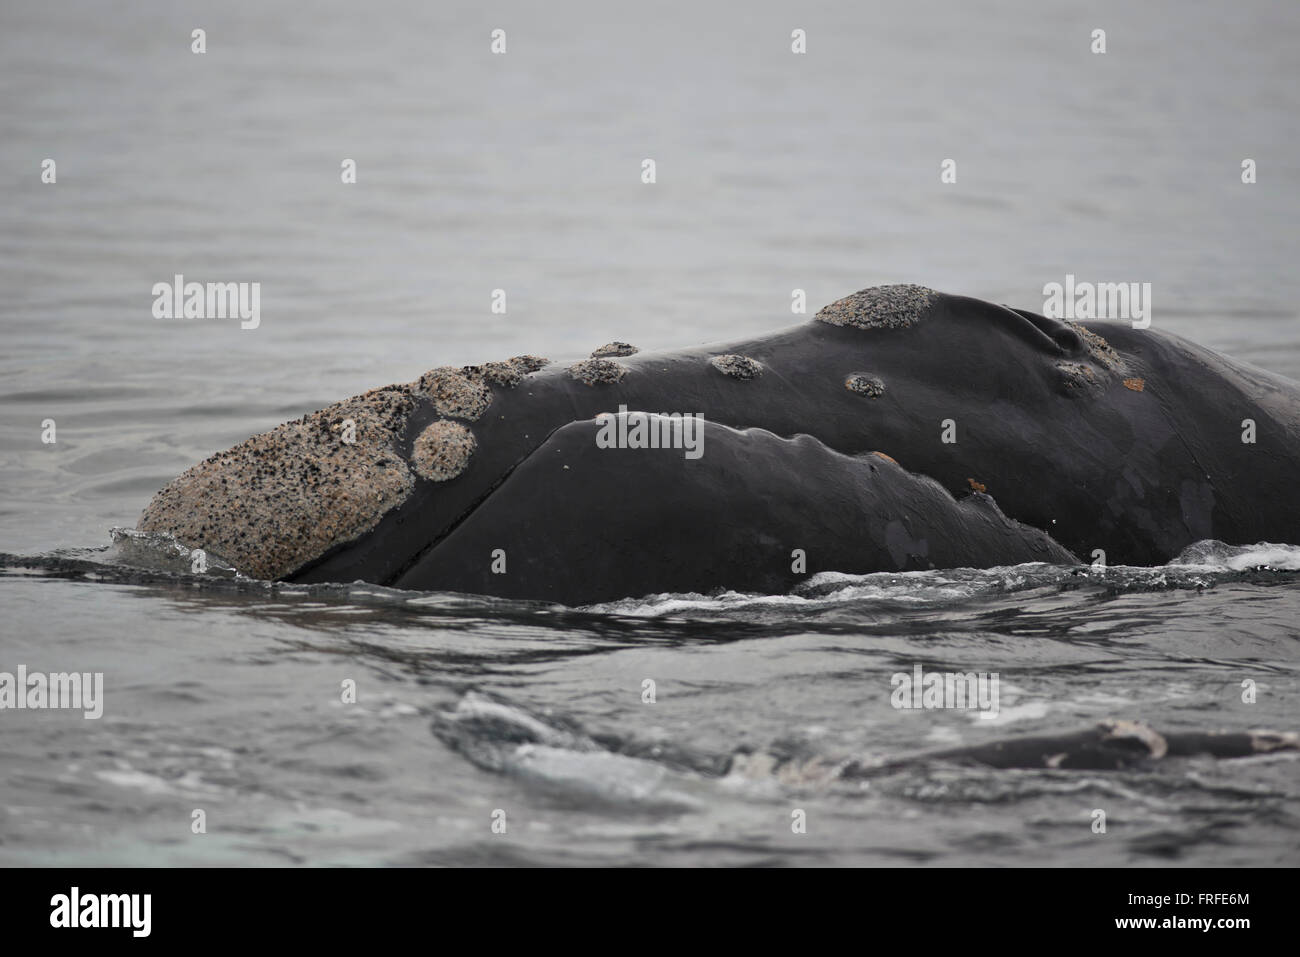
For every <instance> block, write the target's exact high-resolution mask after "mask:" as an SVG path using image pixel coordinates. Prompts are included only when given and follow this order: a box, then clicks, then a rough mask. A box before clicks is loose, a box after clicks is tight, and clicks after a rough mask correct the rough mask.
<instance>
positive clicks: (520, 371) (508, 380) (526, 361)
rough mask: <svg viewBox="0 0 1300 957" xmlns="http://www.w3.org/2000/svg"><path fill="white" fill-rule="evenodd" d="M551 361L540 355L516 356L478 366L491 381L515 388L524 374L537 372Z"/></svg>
mask: <svg viewBox="0 0 1300 957" xmlns="http://www.w3.org/2000/svg"><path fill="white" fill-rule="evenodd" d="M550 361H551V360H550V359H543V358H541V357H540V356H515V357H514V358H513V359H507V360H505V361H504V362H485V363H483V365H482V366H479V367H476V368H478V369H480V370H481V372H482V374H483V378H485V379H487V380H488V381H489V382H492V383H494V384H496V385H499V386H504V387H505V388H507V389H513V388H514V387H515V386H517V385H518V384H519V383H520V382H523V381H524V376H526V375H528V374H529V373H532V372H536V371H537V370H538V369H540V368H542V366H544V365H546V364H547V363H548V362H550Z"/></svg>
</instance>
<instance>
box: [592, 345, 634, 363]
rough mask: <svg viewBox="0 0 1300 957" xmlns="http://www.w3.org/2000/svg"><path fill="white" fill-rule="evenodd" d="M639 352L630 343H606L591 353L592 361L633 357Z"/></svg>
mask: <svg viewBox="0 0 1300 957" xmlns="http://www.w3.org/2000/svg"><path fill="white" fill-rule="evenodd" d="M640 351H641V350H640V349H638V348H637V347H636V346H634V345H632V344H631V343H630V342H607V343H605V344H604V345H603V346H601V347H600V348H599V349H596V350H594V351H593V352H592V353H591V357H592V358H593V359H608V358H609V357H610V356H634V355H636V354H637V353H638V352H640Z"/></svg>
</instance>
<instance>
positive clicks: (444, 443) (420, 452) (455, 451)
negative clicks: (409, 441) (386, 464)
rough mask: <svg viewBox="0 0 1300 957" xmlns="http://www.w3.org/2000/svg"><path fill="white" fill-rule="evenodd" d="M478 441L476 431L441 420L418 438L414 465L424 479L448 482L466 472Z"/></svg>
mask: <svg viewBox="0 0 1300 957" xmlns="http://www.w3.org/2000/svg"><path fill="white" fill-rule="evenodd" d="M476 444H477V443H476V442H475V441H474V433H473V432H471V431H470V430H469V429H467V428H465V426H463V425H461V424H460V423H459V422H451V421H449V420H447V419H439V420H438V421H437V422H434V423H433V424H432V425H430V426H429V427H428V428H426V429H425V430H424V431H423V432H421V433H420V434H419V435H417V436H416V437H415V443H414V444H413V445H412V447H411V464H412V465H413V466H414V467H415V474H416V475H418V476H420V477H421V478H426V479H429V480H430V481H433V482H445V481H447V480H448V479H454V478H455V477H456V476H457V475H459V474H460V473H461V472H463V471H465V468H466V466H468V465H469V458H470V456H471V455H473V454H474V449H475V446H476Z"/></svg>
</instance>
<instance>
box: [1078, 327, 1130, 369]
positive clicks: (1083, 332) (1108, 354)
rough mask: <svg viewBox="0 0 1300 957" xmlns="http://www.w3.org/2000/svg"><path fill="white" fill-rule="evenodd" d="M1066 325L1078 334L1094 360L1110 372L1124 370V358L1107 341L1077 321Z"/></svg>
mask: <svg viewBox="0 0 1300 957" xmlns="http://www.w3.org/2000/svg"><path fill="white" fill-rule="evenodd" d="M1066 325H1068V326H1069V327H1070V328H1071V329H1073V330H1074V331H1075V332H1077V333H1078V334H1079V338H1080V339H1082V340H1083V344H1084V345H1085V346H1086V347H1087V349H1088V354H1089V355H1090V356H1091V357H1092V359H1093V361H1094V362H1096V363H1098V364H1099V365H1101V366H1102V367H1103V368H1105V369H1108V370H1110V371H1111V372H1122V371H1124V360H1123V359H1122V358H1120V354H1119V353H1118V352H1116V351H1115V347H1114V346H1112V345H1111V344H1110V343H1109V342H1107V341H1106V340H1105V339H1103V338H1102V337H1101V336H1099V335H1097V333H1095V332H1093V331H1092V330H1091V329H1085V328H1084V327H1083V326H1081V325H1079V324H1078V323H1077V322H1068V323H1066Z"/></svg>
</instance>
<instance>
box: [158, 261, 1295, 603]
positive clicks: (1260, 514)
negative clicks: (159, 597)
mask: <svg viewBox="0 0 1300 957" xmlns="http://www.w3.org/2000/svg"><path fill="white" fill-rule="evenodd" d="M598 353H599V354H598V355H595V356H593V357H592V358H590V359H586V360H582V361H579V362H574V363H567V362H547V361H546V360H543V359H538V358H536V357H532V356H521V357H517V358H515V359H511V360H507V361H505V362H493V363H487V364H485V365H482V366H469V367H464V368H445V367H444V368H439V369H434V370H432V371H431V372H429V373H426V374H425V375H424V376H422V377H421V378H420V379H419V380H417V381H416V382H414V383H410V384H406V385H395V386H389V387H386V388H383V389H377V390H374V391H372V392H369V393H366V394H364V395H362V396H357V397H354V398H353V399H349V400H346V401H344V402H341V403H338V404H337V405H335V406H331V407H330V408H328V409H325V410H322V411H320V412H317V413H313V414H311V415H308V416H304V417H303V418H302V419H300V420H297V421H295V422H291V423H286V424H285V425H283V426H280V427H278V428H277V429H275V430H272V431H271V432H268V433H265V434H264V435H261V436H255V437H254V438H252V439H250V440H248V441H247V442H245V443H242V444H241V445H239V446H236V447H235V448H234V449H231V450H229V451H227V452H223V453H219V454H218V455H216V456H213V457H212V458H210V459H208V460H207V461H205V462H203V463H200V464H199V465H197V466H195V467H194V468H192V469H190V470H189V471H188V472H186V473H184V474H183V475H181V476H180V477H179V478H177V479H176V480H175V481H173V482H172V483H171V484H169V485H168V486H167V487H165V488H164V489H162V490H161V491H160V492H159V493H158V494H157V495H156V496H155V498H154V500H153V501H152V502H151V503H150V504H149V506H148V508H146V510H145V513H144V515H143V516H142V518H141V520H140V525H139V527H140V528H141V529H142V530H146V531H155V532H168V533H170V534H173V535H175V536H176V537H177V538H178V539H180V540H181V541H182V542H184V543H185V544H187V545H190V546H192V547H202V548H205V549H207V550H209V551H211V552H215V553H216V554H219V555H221V556H222V557H224V558H226V559H228V560H230V561H232V562H233V563H234V564H235V565H236V566H237V567H239V568H240V569H241V570H243V571H245V572H246V573H248V574H253V575H256V576H258V577H263V578H283V579H288V580H293V581H304V582H319V581H353V580H357V579H360V580H363V581H369V582H375V583H378V584H384V585H391V586H395V587H400V588H419V589H438V590H454V591H465V592H474V593H482V594H494V595H502V596H505V597H512V598H532V599H545V600H553V601H560V602H565V603H569V604H580V603H587V602H594V601H603V600H607V599H613V598H619V597H624V596H629V595H643V594H648V593H653V592H664V591H707V590H711V589H714V588H720V587H721V588H731V589H735V590H744V591H759V592H769V593H770V592H782V591H787V590H789V589H790V588H791V587H793V586H795V585H797V584H799V583H800V582H801V581H804V580H806V578H807V576H808V575H809V574H812V573H815V572H819V571H839V572H846V573H865V572H874V571H902V570H922V569H928V568H937V567H958V566H974V567H990V566H995V565H1009V564H1016V563H1021V562H1029V561H1046V562H1073V561H1077V560H1083V561H1092V560H1093V559H1094V558H1095V557H1100V556H1101V555H1104V560H1105V561H1106V562H1108V563H1110V564H1139V565H1146V564H1156V563H1161V562H1165V561H1168V560H1169V559H1171V558H1172V557H1174V556H1176V555H1177V554H1178V553H1179V552H1180V551H1181V550H1182V549H1183V548H1185V547H1186V546H1188V545H1190V544H1192V543H1193V542H1196V541H1199V540H1203V539H1210V538H1213V539H1219V540H1221V541H1225V542H1228V543H1231V544H1245V543H1253V542H1256V541H1261V540H1275V541H1300V500H1298V499H1297V497H1296V496H1295V495H1294V494H1293V492H1292V481H1293V477H1294V476H1295V475H1296V474H1297V466H1300V386H1297V384H1295V383H1293V382H1290V381H1287V380H1285V379H1281V378H1278V377H1275V376H1272V375H1270V374H1268V373H1266V372H1263V371H1262V370H1258V369H1255V368H1252V367H1250V366H1247V365H1245V364H1242V363H1237V362H1234V361H1232V360H1229V359H1226V358H1224V357H1222V356H1218V355H1216V354H1214V353H1211V352H1209V351H1207V350H1205V349H1202V348H1200V347H1198V346H1196V345H1194V344H1192V343H1189V342H1187V341H1186V340H1183V339H1181V338H1179V337H1177V336H1173V335H1170V334H1168V333H1163V332H1160V331H1158V330H1154V329H1146V330H1137V329H1133V328H1131V327H1130V326H1127V325H1121V324H1113V323H1085V324H1079V323H1069V322H1061V321H1057V320H1052V319H1047V318H1044V317H1042V316H1038V315H1034V314H1032V313H1028V312H1023V311H1019V310H1012V309H1008V308H1006V307H1003V306H997V305H993V304H991V303H986V302H982V301H980V300H976V299H971V298H968V297H962V296H950V295H944V294H940V293H935V292H933V291H931V290H928V289H924V288H922V287H918V286H885V287H876V288H873V289H868V290H864V291H863V292H860V293H857V294H855V295H853V296H849V297H847V298H845V299H843V300H840V301H838V302H836V303H833V304H831V305H829V306H827V307H826V308H824V309H822V310H821V312H819V313H818V315H817V316H816V318H815V319H814V320H812V321H810V322H806V323H803V324H800V325H797V326H793V327H790V328H787V329H782V330H779V331H776V332H774V333H769V334H767V335H765V336H762V337H758V338H753V339H745V340H740V341H736V342H730V343H725V344H722V345H717V346H712V347H705V348H697V349H691V350H685V351H679V352H667V353H649V354H647V353H634V351H633V350H632V349H631V347H627V346H626V345H625V344H621V343H619V344H611V347H608V348H606V349H603V350H598ZM629 353H632V354H629ZM623 409H626V410H628V411H627V413H622V412H621V410H623ZM635 413H654V414H655V415H654V416H651V417H639V416H637V415H635ZM683 415H700V416H702V417H703V423H702V424H700V423H699V422H695V423H693V424H692V423H687V422H684V420H683V419H682V418H681V416H683ZM638 426H639V427H640V428H641V429H642V432H641V433H640V434H641V435H643V436H644V435H645V434H646V433H647V432H654V433H655V434H656V435H659V436H660V437H661V438H662V439H663V440H664V441H663V442H662V443H661V444H662V445H666V446H667V447H659V448H645V447H626V446H628V445H635V444H636V442H635V439H633V438H632V437H633V436H634V435H636V434H637V432H636V429H637V428H638ZM694 429H698V432H695V431H694ZM611 435H617V436H618V437H620V438H624V439H629V441H628V442H627V443H625V447H606V446H607V445H608V442H606V441H604V440H605V439H608V438H609V437H610V436H611ZM688 439H689V440H694V442H695V444H694V446H693V447H688V446H689V443H688V441H687V440H688ZM700 439H702V442H700V441H699V440H700ZM1247 439H1249V440H1253V441H1247ZM1099 553H1100V555H1099Z"/></svg>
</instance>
